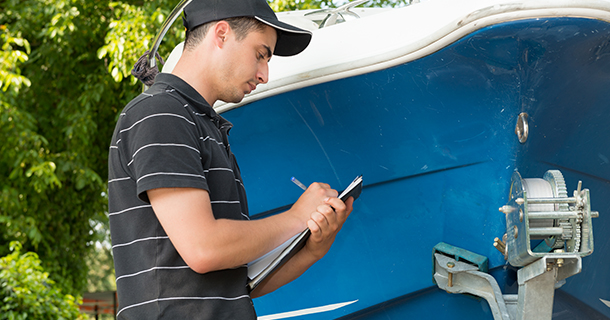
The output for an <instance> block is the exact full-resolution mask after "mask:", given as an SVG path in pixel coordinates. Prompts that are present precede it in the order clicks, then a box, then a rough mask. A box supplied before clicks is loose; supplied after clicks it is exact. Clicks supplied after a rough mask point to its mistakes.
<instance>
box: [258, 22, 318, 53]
mask: <svg viewBox="0 0 610 320" xmlns="http://www.w3.org/2000/svg"><path fill="white" fill-rule="evenodd" d="M254 18H256V19H257V20H259V21H260V22H262V23H264V24H266V25H268V26H270V27H273V28H274V29H275V30H277V32H278V37H277V43H276V44H275V50H274V51H273V54H274V55H276V56H282V57H287V56H293V55H295V54H299V53H301V52H302V51H303V50H305V48H307V46H308V45H309V43H310V42H311V32H310V31H307V30H303V29H300V28H297V27H295V26H293V25H290V24H287V23H284V22H281V21H279V20H277V19H270V18H266V17H259V16H255V17H254Z"/></svg>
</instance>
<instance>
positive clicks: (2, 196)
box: [0, 0, 410, 296]
mask: <svg viewBox="0 0 610 320" xmlns="http://www.w3.org/2000/svg"><path fill="white" fill-rule="evenodd" d="M268 2H269V3H270V5H271V7H272V8H273V9H274V10H275V11H286V10H297V9H301V10H302V9H313V8H331V7H337V6H340V5H342V4H344V3H346V1H333V0H276V1H268ZM409 2H410V0H398V1H389V0H371V1H369V2H368V3H366V4H365V5H364V6H397V5H404V4H407V3H409ZM177 3H178V1H177V0H173V1H169V0H123V1H109V0H0V141H1V143H0V257H3V256H6V257H9V256H11V255H15V254H16V252H19V254H24V253H27V252H32V253H35V254H36V258H37V259H39V260H40V266H39V267H40V268H41V269H40V270H44V272H47V273H48V277H49V280H48V281H52V282H53V286H54V287H56V288H57V290H60V291H61V292H63V293H64V294H69V295H72V296H79V295H80V294H81V293H82V292H84V291H107V290H114V272H113V266H112V256H111V251H110V239H109V232H108V220H107V201H108V199H107V197H106V188H107V183H106V180H107V153H108V147H109V141H110V138H111V135H112V131H113V129H114V125H115V122H116V119H117V116H118V114H119V112H120V110H121V109H122V108H123V106H124V105H125V104H126V103H127V102H129V100H131V99H132V98H133V97H135V96H136V95H137V94H138V93H139V92H140V91H141V85H140V84H139V83H137V81H136V80H135V79H134V78H133V77H132V76H131V75H130V72H131V68H132V66H133V65H134V63H135V62H136V61H137V60H138V58H139V57H140V56H141V55H142V54H143V53H144V52H145V51H146V50H148V49H149V48H150V46H151V43H152V41H153V38H154V37H155V35H156V34H157V32H158V31H159V30H160V27H161V25H162V24H163V22H164V20H165V19H166V18H167V16H168V15H169V14H170V12H171V10H172V9H173V8H174V6H175V5H177ZM183 38H184V28H183V26H182V22H181V19H178V20H177V21H176V22H175V23H174V24H173V26H172V28H171V30H170V31H169V32H168V33H167V34H166V36H165V37H164V40H163V43H162V44H161V47H160V48H159V53H160V54H161V56H162V57H167V56H168V55H169V53H170V51H171V50H172V49H173V48H174V46H175V45H176V44H177V43H179V42H180V41H182V39H183ZM13 241H17V242H18V243H19V250H18V251H13V252H11V243H12V242H13ZM13 248H16V247H15V246H13ZM39 267H35V269H38V268H39ZM3 268H4V267H3ZM45 274H46V273H45ZM0 278H2V276H0Z"/></svg>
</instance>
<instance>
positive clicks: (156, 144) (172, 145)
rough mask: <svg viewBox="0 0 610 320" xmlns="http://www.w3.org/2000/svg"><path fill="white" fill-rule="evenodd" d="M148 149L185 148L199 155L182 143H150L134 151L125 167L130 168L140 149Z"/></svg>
mask: <svg viewBox="0 0 610 320" xmlns="http://www.w3.org/2000/svg"><path fill="white" fill-rule="evenodd" d="M148 147H185V148H189V149H191V150H195V151H196V152H197V153H199V154H201V152H199V150H198V149H197V148H193V147H191V146H189V145H188V144H183V143H151V144H147V145H145V146H142V147H140V149H138V150H136V152H134V153H133V155H132V156H131V161H129V163H128V164H127V166H130V165H131V164H132V163H133V161H134V158H135V157H136V154H138V152H140V151H141V150H142V149H145V148H148Z"/></svg>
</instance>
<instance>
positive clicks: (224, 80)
mask: <svg viewBox="0 0 610 320" xmlns="http://www.w3.org/2000/svg"><path fill="white" fill-rule="evenodd" d="M225 41H226V42H225V49H226V50H225V54H226V59H223V61H222V63H223V68H222V69H223V70H224V71H225V72H223V73H222V75H221V76H220V78H221V79H220V81H219V83H218V84H217V86H218V92H219V94H218V99H219V100H222V101H225V102H234V103H237V102H240V101H241V100H242V99H243V98H244V96H245V95H246V94H248V93H250V92H251V91H252V90H254V89H255V88H256V86H257V85H258V84H260V83H267V81H268V80H269V66H268V63H269V60H270V59H271V56H272V55H273V50H274V48H275V43H276V41H277V33H276V31H275V29H273V28H271V27H269V26H267V27H266V28H265V29H264V31H257V30H255V31H250V32H249V33H248V34H247V36H246V37H245V38H244V39H242V40H241V41H238V40H236V38H235V33H233V32H231V33H230V34H229V35H228V36H227V38H226V40H225Z"/></svg>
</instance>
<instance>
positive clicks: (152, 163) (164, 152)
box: [118, 94, 209, 202]
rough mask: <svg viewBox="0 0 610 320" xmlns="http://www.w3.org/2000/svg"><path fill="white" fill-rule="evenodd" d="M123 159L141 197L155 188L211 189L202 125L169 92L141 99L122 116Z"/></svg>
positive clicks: (119, 145) (146, 199)
mask: <svg viewBox="0 0 610 320" xmlns="http://www.w3.org/2000/svg"><path fill="white" fill-rule="evenodd" d="M121 117H122V118H121V119H120V120H119V121H121V127H122V129H121V130H120V133H119V138H120V143H119V144H118V147H119V150H120V151H121V162H122V165H123V167H124V169H125V170H126V171H127V172H129V173H130V175H131V176H132V178H133V179H134V180H135V181H136V185H137V193H138V197H139V198H140V199H141V200H143V201H146V202H150V201H149V199H148V195H147V193H146V191H148V190H151V189H156V188H189V187H190V188H199V189H204V190H209V189H208V184H207V178H206V168H204V167H203V163H202V160H201V159H202V156H203V155H202V151H201V150H200V147H201V143H200V139H201V133H200V132H199V131H200V130H201V129H200V128H197V126H196V123H195V121H194V119H193V117H192V115H191V114H190V112H189V111H188V109H186V108H185V107H184V106H183V104H182V103H181V102H180V101H178V100H177V99H176V98H174V97H172V96H169V95H164V94H160V95H156V96H152V97H150V98H148V99H144V100H142V101H141V102H140V103H138V104H136V105H134V106H133V107H132V108H130V109H129V110H126V112H125V113H124V114H123V115H122V116H121Z"/></svg>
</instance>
